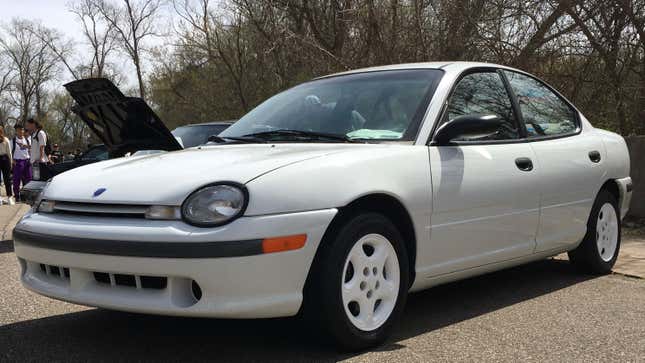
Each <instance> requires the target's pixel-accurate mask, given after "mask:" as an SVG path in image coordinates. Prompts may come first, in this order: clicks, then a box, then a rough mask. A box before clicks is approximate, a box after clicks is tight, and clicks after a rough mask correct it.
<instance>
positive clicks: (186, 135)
mask: <svg viewBox="0 0 645 363" xmlns="http://www.w3.org/2000/svg"><path fill="white" fill-rule="evenodd" d="M232 124H233V121H217V122H206V123H201V124H191V125H185V126H179V127H177V128H176V129H174V130H172V134H173V136H174V137H175V138H176V139H178V140H179V143H180V144H181V145H182V146H183V147H184V148H189V147H195V146H199V145H204V144H206V143H207V142H208V138H209V137H211V136H217V135H219V134H220V133H221V132H222V131H224V130H226V129H227V128H228V127H229V126H231V125H232Z"/></svg>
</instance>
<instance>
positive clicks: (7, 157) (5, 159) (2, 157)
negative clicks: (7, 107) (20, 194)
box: [0, 126, 14, 204]
mask: <svg viewBox="0 0 645 363" xmlns="http://www.w3.org/2000/svg"><path fill="white" fill-rule="evenodd" d="M11 160H12V157H11V146H10V145H9V139H7V137H6V136H4V128H3V127H2V126H0V170H2V179H3V180H4V188H5V191H6V192H7V197H8V198H9V204H13V203H14V200H13V194H12V192H11Z"/></svg>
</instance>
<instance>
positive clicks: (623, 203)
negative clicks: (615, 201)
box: [616, 177, 633, 219]
mask: <svg viewBox="0 0 645 363" xmlns="http://www.w3.org/2000/svg"><path fill="white" fill-rule="evenodd" d="M616 182H617V183H618V189H619V191H620V201H619V204H620V205H619V207H620V218H621V219H622V218H625V216H626V215H627V212H628V211H629V203H630V202H631V201H632V188H633V186H632V178H630V177H627V178H621V179H616Z"/></svg>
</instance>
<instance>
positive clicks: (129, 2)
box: [92, 0, 162, 99]
mask: <svg viewBox="0 0 645 363" xmlns="http://www.w3.org/2000/svg"><path fill="white" fill-rule="evenodd" d="M92 1H93V4H94V6H96V9H97V10H98V12H99V13H100V14H101V15H102V16H103V18H104V19H105V20H106V21H107V22H108V23H109V24H110V26H111V27H113V28H114V31H115V32H116V34H117V35H118V38H119V45H120V47H121V48H122V49H123V50H124V51H125V53H126V54H127V55H128V56H129V57H130V59H131V60H132V63H133V64H134V67H135V70H136V73H137V80H138V83H139V95H140V96H141V98H143V99H145V97H146V89H145V82H144V77H143V67H142V57H143V51H144V49H145V47H144V41H145V39H146V38H149V37H151V36H155V35H159V34H158V33H157V29H158V25H157V22H158V21H159V19H158V18H159V13H160V9H161V6H162V0H122V5H121V6H118V5H113V4H112V3H108V2H106V1H104V0H92Z"/></svg>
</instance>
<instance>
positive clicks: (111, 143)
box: [65, 78, 182, 157]
mask: <svg viewBox="0 0 645 363" xmlns="http://www.w3.org/2000/svg"><path fill="white" fill-rule="evenodd" d="M65 88H66V89H67V91H68V92H69V94H70V95H71V96H72V98H74V100H75V101H76V106H75V107H74V112H75V113H76V114H77V115H78V116H79V117H80V118H81V119H82V120H83V121H84V122H85V123H86V124H87V125H88V127H89V128H90V129H91V130H92V131H93V132H94V133H95V134H96V135H97V136H98V137H99V139H101V141H103V143H104V144H105V146H107V148H108V150H109V151H110V157H118V156H123V155H125V154H126V153H128V152H135V151H138V150H167V151H173V150H181V149H182V147H181V145H180V144H179V143H178V142H177V140H176V139H175V137H174V136H172V134H171V133H170V130H168V128H167V127H166V125H164V123H163V122H162V121H161V120H160V119H159V117H158V116H157V115H156V114H155V113H154V111H152V109H151V108H150V107H149V106H148V104H147V103H146V102H145V101H144V100H142V99H141V98H138V97H126V96H125V95H123V93H121V91H120V90H119V89H118V88H117V87H116V86H115V85H114V84H113V83H112V82H110V81H109V80H107V79H105V78H88V79H81V80H78V81H74V82H70V83H67V84H66V85H65Z"/></svg>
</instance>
